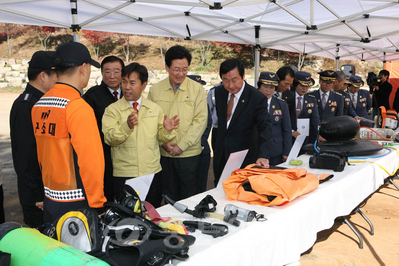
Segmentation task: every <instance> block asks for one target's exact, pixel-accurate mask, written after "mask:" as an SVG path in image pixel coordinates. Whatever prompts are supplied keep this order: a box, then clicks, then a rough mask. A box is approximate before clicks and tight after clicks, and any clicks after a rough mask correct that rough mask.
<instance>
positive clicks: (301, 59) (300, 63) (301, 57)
mask: <svg viewBox="0 0 399 266" xmlns="http://www.w3.org/2000/svg"><path fill="white" fill-rule="evenodd" d="M305 57H306V55H304V54H303V53H300V54H299V55H298V70H299V71H300V70H301V69H302V67H303V63H304V62H305Z"/></svg>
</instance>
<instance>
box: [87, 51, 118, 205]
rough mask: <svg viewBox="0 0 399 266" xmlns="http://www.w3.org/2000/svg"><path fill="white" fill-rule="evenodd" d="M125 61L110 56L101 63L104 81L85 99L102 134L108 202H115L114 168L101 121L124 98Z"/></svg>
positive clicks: (105, 191)
mask: <svg viewBox="0 0 399 266" xmlns="http://www.w3.org/2000/svg"><path fill="white" fill-rule="evenodd" d="M124 66H125V64H124V63H123V61H122V60H121V59H120V58H118V57H116V56H108V57H106V58H104V60H103V61H102V62H101V74H102V76H103V80H102V82H101V84H100V85H97V86H94V87H91V88H90V89H89V90H88V91H87V92H86V93H85V94H84V95H83V99H84V100H85V101H86V102H87V103H88V104H89V105H90V106H91V107H92V108H93V110H94V114H95V116H96V119H97V126H98V129H99V132H100V136H101V141H102V144H103V149H104V158H105V173H104V194H105V197H106V198H107V201H112V202H113V201H114V185H113V167H112V160H111V148H110V146H108V145H107V144H106V143H105V142H104V134H103V132H102V124H101V120H102V118H103V114H104V110H105V108H107V107H108V105H110V104H111V103H114V102H116V101H117V100H119V99H120V98H122V96H123V95H122V90H121V88H120V85H121V83H122V68H123V67H124Z"/></svg>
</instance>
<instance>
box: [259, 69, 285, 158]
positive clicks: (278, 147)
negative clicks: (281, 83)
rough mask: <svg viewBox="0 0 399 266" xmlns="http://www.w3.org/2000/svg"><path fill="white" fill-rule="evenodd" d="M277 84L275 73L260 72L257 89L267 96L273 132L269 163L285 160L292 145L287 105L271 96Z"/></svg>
mask: <svg viewBox="0 0 399 266" xmlns="http://www.w3.org/2000/svg"><path fill="white" fill-rule="evenodd" d="M277 86H278V78H277V74H276V73H273V72H262V73H260V76H259V81H258V89H259V91H261V92H262V93H263V94H264V95H265V96H266V97H267V106H268V111H269V115H270V120H271V123H272V132H273V141H272V149H271V154H270V160H269V164H270V165H277V164H280V163H282V162H285V161H286V160H287V157H288V154H289V153H290V150H291V146H292V140H291V120H290V115H289V109H288V105H287V103H286V102H285V101H284V100H282V99H279V98H277V97H276V96H273V95H274V92H275V91H276V87H277Z"/></svg>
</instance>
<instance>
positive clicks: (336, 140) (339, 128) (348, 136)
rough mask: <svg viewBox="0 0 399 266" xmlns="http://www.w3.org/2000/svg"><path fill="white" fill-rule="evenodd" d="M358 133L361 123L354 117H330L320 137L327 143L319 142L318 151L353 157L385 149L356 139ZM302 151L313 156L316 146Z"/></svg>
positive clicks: (304, 147) (321, 127) (313, 145)
mask: <svg viewBox="0 0 399 266" xmlns="http://www.w3.org/2000/svg"><path fill="white" fill-rule="evenodd" d="M358 132H359V123H358V122H357V121H356V119H354V118H353V117H350V116H334V117H329V118H327V119H326V120H325V121H323V122H322V123H321V125H320V135H321V136H322V137H323V138H325V139H326V140H327V141H325V142H318V143H317V147H318V150H319V151H320V153H323V152H327V153H330V152H338V153H341V154H345V155H346V156H349V157H351V156H367V155H372V154H375V153H376V152H378V151H380V150H382V149H383V148H384V147H383V146H381V145H379V144H377V143H374V142H372V141H369V140H359V139H355V136H356V134H357V133H358ZM302 151H305V152H306V153H311V154H313V153H314V152H315V144H314V143H310V144H306V145H304V146H303V147H302Z"/></svg>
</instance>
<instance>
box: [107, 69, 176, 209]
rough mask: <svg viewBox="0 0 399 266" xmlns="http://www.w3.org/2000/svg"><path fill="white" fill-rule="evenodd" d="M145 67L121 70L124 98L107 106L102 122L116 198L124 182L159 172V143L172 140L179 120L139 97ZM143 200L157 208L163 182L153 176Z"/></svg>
mask: <svg viewBox="0 0 399 266" xmlns="http://www.w3.org/2000/svg"><path fill="white" fill-rule="evenodd" d="M147 80H148V72H147V68H146V67H145V66H143V65H140V64H138V63H131V64H130V65H128V66H126V67H125V68H123V70H122V91H123V98H121V99H120V100H119V101H117V102H115V103H113V104H111V105H109V106H108V107H107V108H106V109H105V112H104V116H103V119H102V125H103V126H102V131H103V133H104V140H105V143H107V144H108V145H110V146H111V156H112V164H113V168H114V192H115V198H116V199H117V200H120V190H121V188H122V187H123V185H124V184H125V181H126V180H128V179H131V178H134V177H139V176H143V175H147V174H152V173H158V172H160V171H161V164H160V152H159V142H167V141H170V140H171V139H173V138H174V136H175V130H174V129H177V128H178V127H177V125H178V124H179V122H180V120H179V119H178V118H177V115H175V116H174V117H172V118H170V119H168V117H167V115H166V114H165V115H164V113H163V111H162V109H161V108H160V107H159V106H158V105H157V104H155V103H153V102H151V101H150V100H147V99H146V98H144V97H142V92H143V90H144V89H145V88H146V86H147ZM146 200H147V201H148V202H150V203H151V204H153V205H154V206H156V207H157V206H159V205H160V202H161V200H162V179H161V178H160V177H158V175H155V177H154V179H153V181H152V184H151V187H150V191H149V192H148V195H147V198H146Z"/></svg>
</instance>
